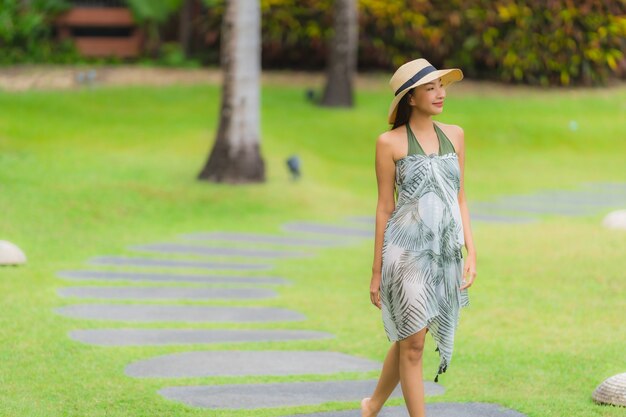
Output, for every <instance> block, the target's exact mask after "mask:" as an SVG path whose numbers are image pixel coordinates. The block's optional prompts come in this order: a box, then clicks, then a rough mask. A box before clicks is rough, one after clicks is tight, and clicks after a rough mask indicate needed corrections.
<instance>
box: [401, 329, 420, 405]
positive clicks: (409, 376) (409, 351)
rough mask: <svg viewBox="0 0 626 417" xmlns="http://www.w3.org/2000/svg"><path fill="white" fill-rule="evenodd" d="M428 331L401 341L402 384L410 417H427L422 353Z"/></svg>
mask: <svg viewBox="0 0 626 417" xmlns="http://www.w3.org/2000/svg"><path fill="white" fill-rule="evenodd" d="M425 336H426V329H423V330H421V331H419V332H418V333H415V334H413V335H411V336H409V337H407V338H406V339H402V340H400V341H399V347H400V355H399V362H400V384H401V386H402V394H403V395H404V402H405V403H406V408H407V410H408V412H409V416H410V417H425V416H426V406H425V404H424V380H423V376H422V353H423V352H424V339H425Z"/></svg>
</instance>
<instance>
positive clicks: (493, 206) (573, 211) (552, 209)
mask: <svg viewBox="0 0 626 417" xmlns="http://www.w3.org/2000/svg"><path fill="white" fill-rule="evenodd" d="M472 209H477V210H479V211H480V210H482V211H494V210H495V211H503V210H504V211H510V212H520V213H537V214H560V215H564V216H567V215H570V216H578V215H582V214H591V213H594V212H596V211H597V209H596V208H594V207H582V206H576V205H569V206H560V207H559V206H556V205H551V204H549V203H546V204H541V205H532V204H526V203H505V202H493V203H476V204H474V205H473V206H472ZM472 209H470V215H471V213H472V211H471V210H472Z"/></svg>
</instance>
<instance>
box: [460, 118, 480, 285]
mask: <svg viewBox="0 0 626 417" xmlns="http://www.w3.org/2000/svg"><path fill="white" fill-rule="evenodd" d="M456 130H457V134H456V137H457V146H456V149H457V155H458V157H459V167H460V168H461V187H460V190H459V196H458V197H459V208H460V209H461V220H462V222H463V237H464V240H465V248H466V249H467V259H466V261H465V267H464V270H463V278H464V279H465V278H466V276H467V275H469V279H468V280H467V282H466V283H465V284H464V285H463V286H462V287H461V289H462V290H463V289H465V288H468V287H469V286H471V285H472V283H473V282H474V278H475V277H476V248H475V247H474V239H473V237H472V227H471V224H470V214H469V209H468V207H467V199H466V197H465V181H464V180H465V132H464V131H463V129H462V128H460V127H459V126H456Z"/></svg>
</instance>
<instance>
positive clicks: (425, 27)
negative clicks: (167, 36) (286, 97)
mask: <svg viewBox="0 0 626 417" xmlns="http://www.w3.org/2000/svg"><path fill="white" fill-rule="evenodd" d="M205 3H206V4H207V5H210V6H211V8H210V9H209V12H208V16H207V18H206V31H207V33H209V34H210V35H214V34H215V33H216V32H219V25H220V22H221V14H222V13H223V1H220V0H205ZM574 3H576V4H575V5H574ZM332 4H333V1H332V0H261V10H262V32H263V39H262V42H263V55H262V56H263V66H264V68H268V67H285V66H288V67H294V68H322V67H323V66H324V65H325V62H326V52H327V42H328V40H329V39H330V38H331V36H332ZM359 26H360V29H359V67H360V68H361V69H364V68H383V69H387V70H395V69H396V68H397V67H398V66H399V65H401V64H402V63H404V62H406V61H408V60H411V59H414V58H417V57H420V56H424V57H426V58H427V59H428V60H429V61H431V62H432V63H433V64H434V65H435V66H439V67H443V66H458V67H461V68H462V69H463V70H464V72H465V73H466V74H467V75H469V76H471V77H474V78H489V79H500V80H503V81H508V82H516V83H528V84H538V85H549V84H551V85H568V84H601V83H603V82H604V81H605V80H606V78H607V77H608V76H609V75H610V74H612V73H613V74H618V63H619V62H620V61H622V60H624V55H623V52H622V51H624V50H626V2H624V1H623V0H604V1H601V2H600V1H597V0H580V1H577V2H572V1H569V0H552V1H549V2H548V1H545V0H447V1H439V2H436V1H434V0H387V1H382V0H359ZM209 38H210V39H211V38H213V39H215V41H214V43H213V45H214V46H217V42H218V41H217V36H209Z"/></svg>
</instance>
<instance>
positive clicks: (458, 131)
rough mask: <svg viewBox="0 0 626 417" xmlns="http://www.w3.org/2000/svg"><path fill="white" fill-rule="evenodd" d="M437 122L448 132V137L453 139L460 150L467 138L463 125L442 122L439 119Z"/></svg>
mask: <svg viewBox="0 0 626 417" xmlns="http://www.w3.org/2000/svg"><path fill="white" fill-rule="evenodd" d="M435 123H437V126H439V128H440V129H441V130H443V133H445V134H446V136H447V137H448V139H450V141H452V144H453V145H454V148H455V149H457V150H458V149H460V148H461V147H462V146H463V143H464V140H465V132H464V131H463V128H462V127H461V126H459V125H453V124H447V123H441V122H439V121H437V122H435Z"/></svg>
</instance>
